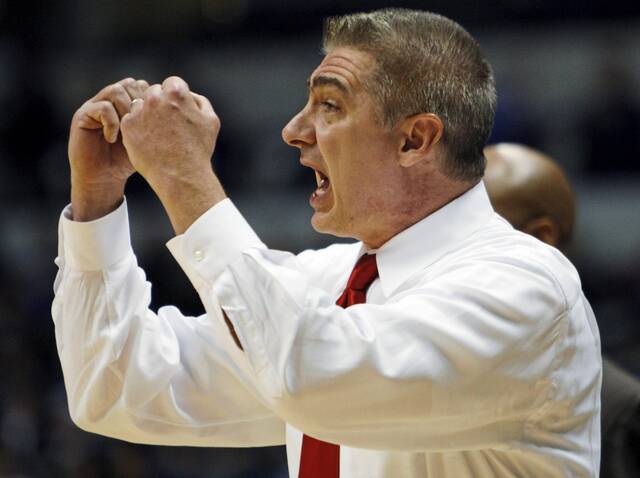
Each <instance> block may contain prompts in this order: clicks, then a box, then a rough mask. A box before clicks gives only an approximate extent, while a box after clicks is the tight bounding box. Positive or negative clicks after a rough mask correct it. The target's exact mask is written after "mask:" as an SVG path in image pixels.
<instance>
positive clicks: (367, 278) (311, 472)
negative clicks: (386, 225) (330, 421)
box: [298, 254, 378, 478]
mask: <svg viewBox="0 0 640 478" xmlns="http://www.w3.org/2000/svg"><path fill="white" fill-rule="evenodd" d="M376 277H378V265H377V264H376V256H375V255H374V254H365V255H364V256H362V257H361V258H360V260H358V262H357V263H356V265H355V267H354V268H353V271H352V272H351V276H349V281H348V282H347V287H346V289H345V290H344V292H343V293H342V295H341V296H340V298H339V299H338V300H337V301H336V304H337V305H339V306H341V307H344V308H347V307H349V306H350V305H354V304H361V303H363V302H365V301H366V297H367V289H368V288H369V286H370V285H371V283H372V282H373V281H374V280H375V278H376ZM339 476H340V445H334V444H333V443H327V442H324V441H322V440H317V439H315V438H312V437H310V436H308V435H304V436H303V437H302V453H301V455H300V473H298V478H339Z"/></svg>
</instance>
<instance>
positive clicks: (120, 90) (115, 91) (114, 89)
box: [109, 83, 127, 97]
mask: <svg viewBox="0 0 640 478" xmlns="http://www.w3.org/2000/svg"><path fill="white" fill-rule="evenodd" d="M109 93H110V96H114V97H115V96H122V95H126V94H127V91H126V90H125V88H124V86H123V85H122V84H120V83H114V84H113V85H111V88H110V91H109Z"/></svg>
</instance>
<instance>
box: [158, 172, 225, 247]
mask: <svg viewBox="0 0 640 478" xmlns="http://www.w3.org/2000/svg"><path fill="white" fill-rule="evenodd" d="M150 185H151V187H152V189H153V190H154V191H155V193H156V195H157V196H158V198H159V199H160V202H161V203H162V205H163V207H164V209H165V211H166V212H167V215H168V216H169V220H170V221H171V225H172V226H173V229H174V231H175V233H176V235H179V234H182V233H183V232H184V231H186V230H187V229H188V228H189V227H190V226H191V224H193V223H194V222H195V221H196V219H198V218H199V217H200V216H201V215H202V214H204V213H205V212H206V211H208V210H209V209H210V208H211V207H213V206H215V205H216V204H217V203H218V202H220V201H222V200H223V199H225V198H226V197H227V195H226V193H225V192H224V189H223V188H222V185H221V184H220V181H219V180H218V177H217V176H216V175H215V173H214V172H213V170H211V169H209V170H207V171H202V172H200V173H199V174H193V175H189V176H188V177H184V176H171V175H170V174H169V175H165V176H164V177H163V178H161V179H160V180H158V181H155V182H150Z"/></svg>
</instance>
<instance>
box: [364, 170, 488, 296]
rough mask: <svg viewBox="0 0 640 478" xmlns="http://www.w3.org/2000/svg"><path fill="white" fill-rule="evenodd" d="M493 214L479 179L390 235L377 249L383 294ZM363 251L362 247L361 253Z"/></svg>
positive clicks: (454, 245) (431, 261)
mask: <svg viewBox="0 0 640 478" xmlns="http://www.w3.org/2000/svg"><path fill="white" fill-rule="evenodd" d="M493 214H494V212H493V207H492V206H491V203H490V202H489V196H488V195H487V191H486V189H485V187H484V183H483V182H482V181H480V182H479V183H478V184H477V185H476V186H474V187H473V188H471V189H469V190H468V191H466V192H465V193H464V194H462V195H461V196H459V197H457V198H456V199H454V200H453V201H451V202H450V203H448V204H446V205H445V206H443V207H441V208H440V209H438V210H437V211H435V212H434V213H432V214H430V215H429V216H427V217H425V218H424V219H422V220H420V221H419V222H417V223H415V224H414V225H412V226H411V227H409V228H407V229H405V230H404V231H402V232H400V233H399V234H397V235H395V236H394V237H392V238H391V239H389V240H388V241H387V242H386V243H385V244H384V245H383V246H382V247H380V248H379V249H377V250H376V251H375V252H376V255H377V264H378V271H379V274H380V282H381V285H382V291H383V292H384V295H385V296H387V297H389V296H390V295H391V294H392V293H393V292H394V291H395V290H396V289H397V288H398V287H400V286H401V285H402V284H403V283H404V282H405V281H406V280H407V279H409V278H410V277H411V276H413V274H415V273H416V272H418V271H420V270H422V269H425V268H426V267H428V266H429V265H431V264H433V263H434V262H435V261H437V260H438V259H439V258H441V257H442V256H444V255H445V254H446V253H447V252H449V251H451V250H453V249H455V248H456V246H457V244H458V243H459V242H460V241H461V240H463V239H465V238H466V237H468V236H469V235H471V234H473V233H474V232H475V231H477V230H478V229H479V228H480V227H481V226H482V225H483V224H485V223H486V222H487V221H488V219H489V218H490V217H491V216H492V215H493ZM370 252H374V251H370ZM362 253H364V248H363V247H362V248H361V253H360V255H362Z"/></svg>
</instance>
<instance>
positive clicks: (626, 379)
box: [484, 144, 640, 478]
mask: <svg viewBox="0 0 640 478" xmlns="http://www.w3.org/2000/svg"><path fill="white" fill-rule="evenodd" d="M484 151H485V157H486V158H487V170H486V173H485V178H484V182H485V185H486V187H487V192H488V193H489V197H490V199H491V203H492V204H493V207H494V208H495V210H496V212H497V213H498V214H500V215H501V216H503V217H504V218H505V219H507V220H508V221H509V222H510V223H511V224H512V225H513V226H514V227H515V228H517V229H519V230H521V231H523V232H527V233H528V234H531V235H532V236H534V237H537V238H538V239H540V240H541V241H543V242H546V243H547V244H549V245H551V246H554V247H557V248H559V249H563V248H564V247H566V246H567V245H568V244H569V242H570V240H571V236H572V234H573V225H574V220H575V200H574V197H573V192H572V191H571V187H570V186H569V181H568V180H567V178H566V177H565V175H564V173H563V172H562V170H561V169H560V168H559V167H558V165H557V164H556V163H555V162H554V161H553V159H551V158H550V157H548V156H546V155H544V154H542V153H541V152H539V151H536V150H534V149H532V148H528V147H526V146H521V145H517V144H498V145H493V146H488V147H487V148H485V150H484ZM639 445H640V382H639V381H638V380H637V379H636V378H634V377H633V376H631V375H629V374H628V373H626V372H625V371H624V370H622V369H620V368H619V367H618V366H616V365H615V364H614V363H612V362H611V361H609V360H607V359H603V387H602V466H601V476H602V477H603V478H609V477H611V478H614V477H615V478H626V477H628V478H631V477H637V476H640V461H639V460H638V456H637V450H638V446H639Z"/></svg>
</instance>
